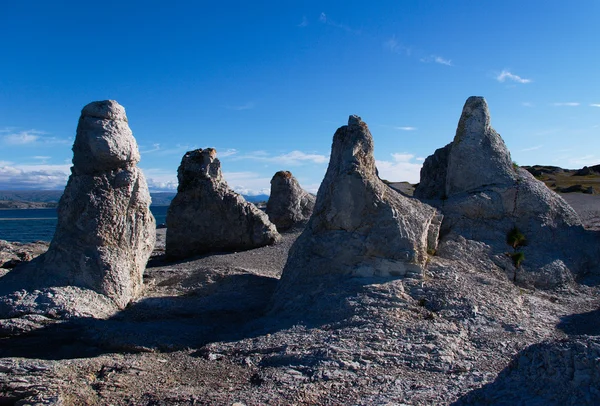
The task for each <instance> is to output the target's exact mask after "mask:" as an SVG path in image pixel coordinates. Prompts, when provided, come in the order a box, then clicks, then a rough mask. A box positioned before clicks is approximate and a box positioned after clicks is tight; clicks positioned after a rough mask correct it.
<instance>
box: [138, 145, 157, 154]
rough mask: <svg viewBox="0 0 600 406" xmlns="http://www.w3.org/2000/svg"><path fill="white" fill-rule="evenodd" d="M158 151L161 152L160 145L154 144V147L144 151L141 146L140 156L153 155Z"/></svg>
mask: <svg viewBox="0 0 600 406" xmlns="http://www.w3.org/2000/svg"><path fill="white" fill-rule="evenodd" d="M156 151H160V144H159V143H154V144H152V147H150V148H148V149H144V148H142V147H141V146H140V154H151V153H153V152H156Z"/></svg>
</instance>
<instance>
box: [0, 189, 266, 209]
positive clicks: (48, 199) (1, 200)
mask: <svg viewBox="0 0 600 406" xmlns="http://www.w3.org/2000/svg"><path fill="white" fill-rule="evenodd" d="M62 194H63V191H62V190H0V208H16V209H18V208H40V207H55V206H56V205H57V204H58V201H59V200H60V197H61V196H62ZM175 194H176V193H175V192H153V193H150V197H151V198H152V205H153V206H168V205H169V204H171V200H173V198H174V197H175ZM242 196H244V199H246V200H247V201H249V202H252V203H258V202H263V201H265V202H266V201H267V200H269V195H265V194H260V195H254V196H249V195H242Z"/></svg>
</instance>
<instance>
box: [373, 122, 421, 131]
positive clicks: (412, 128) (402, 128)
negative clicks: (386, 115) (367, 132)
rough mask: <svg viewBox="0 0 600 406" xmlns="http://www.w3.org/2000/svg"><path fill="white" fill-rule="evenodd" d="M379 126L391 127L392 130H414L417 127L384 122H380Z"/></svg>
mask: <svg viewBox="0 0 600 406" xmlns="http://www.w3.org/2000/svg"><path fill="white" fill-rule="evenodd" d="M379 126H380V127H384V128H391V129H392V130H398V131H416V130H417V127H412V126H396V125H385V124H380V125H379Z"/></svg>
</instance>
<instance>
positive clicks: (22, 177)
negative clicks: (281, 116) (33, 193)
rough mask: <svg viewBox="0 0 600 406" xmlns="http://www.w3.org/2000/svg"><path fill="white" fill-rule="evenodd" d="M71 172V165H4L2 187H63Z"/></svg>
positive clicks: (0, 175)
mask: <svg viewBox="0 0 600 406" xmlns="http://www.w3.org/2000/svg"><path fill="white" fill-rule="evenodd" d="M70 172H71V171H70V165H46V164H40V165H14V166H12V165H3V166H0V189H4V190H14V189H62V188H64V187H65V185H66V183H67V179H68V178H69V174H70Z"/></svg>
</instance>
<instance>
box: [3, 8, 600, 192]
mask: <svg viewBox="0 0 600 406" xmlns="http://www.w3.org/2000/svg"><path fill="white" fill-rule="evenodd" d="M1 3H2V4H1V5H0V35H1V37H2V38H3V41H2V43H1V45H0V151H1V153H0V189H25V188H40V189H42V188H43V189H62V188H63V187H64V185H65V183H66V179H67V177H68V174H69V167H70V162H71V158H72V152H71V145H72V143H73V139H74V135H75V129H76V126H77V120H78V118H79V114H80V111H81V109H82V107H83V106H84V105H86V104H87V103H89V102H91V101H94V100H104V99H114V100H117V101H118V102H119V103H121V104H122V105H123V106H124V107H125V109H126V111H127V115H128V117H129V124H130V126H131V128H132V130H133V133H134V135H135V137H136V139H137V142H138V144H139V146H140V151H141V155H142V161H141V162H140V167H141V168H142V169H143V170H144V172H145V174H146V177H147V179H148V181H149V186H150V188H151V190H155V191H156V190H169V189H174V188H175V187H176V184H177V183H176V182H177V181H176V171H177V167H178V165H179V163H180V160H181V157H182V155H183V154H184V153H185V152H186V151H188V150H191V149H194V148H204V147H215V148H216V149H217V151H218V156H219V158H220V159H221V162H222V168H223V172H224V175H225V178H226V180H227V181H228V183H229V185H230V186H232V187H233V188H234V189H236V190H237V191H239V192H242V193H259V192H265V191H266V192H268V190H269V181H270V179H271V177H272V175H273V174H274V173H275V172H276V171H278V170H290V171H292V173H293V174H294V175H295V176H296V177H297V178H298V180H299V181H300V183H301V185H302V186H303V187H305V188H306V189H308V190H310V191H313V192H315V191H316V190H317V188H318V185H319V183H320V182H321V180H322V178H323V175H324V173H325V170H326V168H327V163H328V156H329V152H330V148H331V140H332V136H333V133H334V132H335V130H336V129H337V128H338V127H339V126H341V125H344V124H345V123H346V122H347V118H348V116H349V115H350V114H357V115H359V116H361V117H362V118H363V120H364V121H365V122H366V123H367V124H368V125H369V128H370V130H371V133H372V134H373V137H374V139H375V157H376V159H377V165H378V168H379V171H380V175H381V177H382V178H385V179H388V180H392V181H402V180H408V181H411V182H418V176H419V169H420V166H421V163H422V161H423V159H424V158H425V157H427V156H428V155H430V154H432V153H433V152H434V151H435V149H437V148H440V147H442V146H444V145H446V144H447V143H448V142H450V141H451V140H452V138H453V137H454V133H455V130H456V124H457V122H458V119H459V116H460V113H461V110H462V106H463V104H464V102H465V100H466V99H467V97H469V96H472V95H478V96H484V97H485V98H486V99H487V101H488V104H489V106H490V110H491V114H492V125H493V126H494V128H495V129H496V130H497V131H498V132H499V133H500V134H501V135H502V137H503V138H504V140H505V142H506V144H507V146H508V148H509V149H510V151H511V154H512V157H513V160H515V161H516V162H518V163H519V164H521V165H532V164H545V165H557V166H562V167H568V168H580V167H582V166H584V165H594V164H600V137H599V136H598V135H599V132H600V79H599V78H598V67H599V66H600V53H599V52H598V40H597V38H598V16H600V2H598V1H592V0H588V1H585V0H584V1H578V2H576V3H573V2H562V1H552V0H550V1H527V2H523V1H502V2H500V1H497V2H496V1H494V2H493V1H481V2H473V1H451V2H450V1H397V0H396V1H377V2H358V1H343V2H342V1H335V2H334V1H329V2H327V1H319V2H312V1H302V2H293V1H277V2H275V1H274V2H267V1H265V2H248V1H228V2H219V3H218V4H216V3H215V4H212V3H209V2H203V1H195V2H192V1H176V0H172V1H170V2H164V1H151V0H149V1H143V2H142V1H102V2H81V1H48V0H46V1H28V0H23V1H8V0H7V1H2V2H1Z"/></svg>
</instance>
